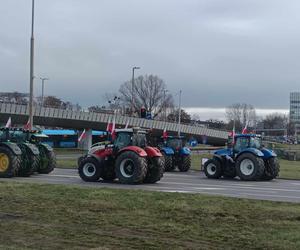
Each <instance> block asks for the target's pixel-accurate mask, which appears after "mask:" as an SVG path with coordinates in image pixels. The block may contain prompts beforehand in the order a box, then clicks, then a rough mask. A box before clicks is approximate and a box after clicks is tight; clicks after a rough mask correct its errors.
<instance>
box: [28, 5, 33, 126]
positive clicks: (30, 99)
mask: <svg viewBox="0 0 300 250" xmlns="http://www.w3.org/2000/svg"><path fill="white" fill-rule="evenodd" d="M33 80H34V0H32V16H31V39H30V88H29V129H32V127H33V112H34V111H33Z"/></svg>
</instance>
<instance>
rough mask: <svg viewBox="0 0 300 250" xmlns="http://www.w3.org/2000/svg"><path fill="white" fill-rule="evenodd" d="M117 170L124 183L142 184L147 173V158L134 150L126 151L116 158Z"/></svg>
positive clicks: (118, 176)
mask: <svg viewBox="0 0 300 250" xmlns="http://www.w3.org/2000/svg"><path fill="white" fill-rule="evenodd" d="M115 172H116V176H117V178H118V179H119V181H120V182H121V183H123V184H140V183H142V182H143V181H144V179H145V177H146V174H147V160H146V158H144V157H140V156H139V155H137V154H136V153H135V152H133V151H125V152H123V153H121V154H120V155H119V156H118V158H117V160H116V163H115Z"/></svg>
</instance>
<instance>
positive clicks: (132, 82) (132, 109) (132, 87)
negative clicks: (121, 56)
mask: <svg viewBox="0 0 300 250" xmlns="http://www.w3.org/2000/svg"><path fill="white" fill-rule="evenodd" d="M136 69H140V67H133V68H132V81H131V115H133V112H134V104H133V92H134V71H135V70H136Z"/></svg>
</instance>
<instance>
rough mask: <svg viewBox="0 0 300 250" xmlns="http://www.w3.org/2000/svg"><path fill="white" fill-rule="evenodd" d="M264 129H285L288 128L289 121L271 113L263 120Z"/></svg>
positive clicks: (283, 116)
mask: <svg viewBox="0 0 300 250" xmlns="http://www.w3.org/2000/svg"><path fill="white" fill-rule="evenodd" d="M263 123H264V128H265V129H285V128H287V126H288V123H289V119H288V117H287V116H286V115H284V114H279V113H272V114H269V115H267V116H266V117H265V119H263Z"/></svg>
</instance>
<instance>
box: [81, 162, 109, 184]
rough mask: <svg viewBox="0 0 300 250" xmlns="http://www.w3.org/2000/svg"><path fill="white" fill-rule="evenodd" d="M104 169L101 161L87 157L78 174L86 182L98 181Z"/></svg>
mask: <svg viewBox="0 0 300 250" xmlns="http://www.w3.org/2000/svg"><path fill="white" fill-rule="evenodd" d="M102 170H103V169H102V167H101V164H100V162H99V161H97V160H96V159H95V158H93V157H87V158H85V159H84V160H83V161H81V162H80V165H79V167H78V173H79V176H80V178H81V179H82V180H84V181H89V182H93V181H98V180H99V178H100V176H101V174H102Z"/></svg>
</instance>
